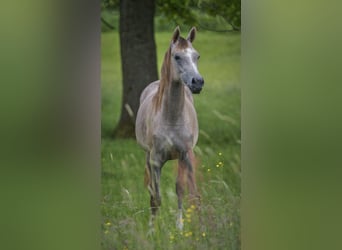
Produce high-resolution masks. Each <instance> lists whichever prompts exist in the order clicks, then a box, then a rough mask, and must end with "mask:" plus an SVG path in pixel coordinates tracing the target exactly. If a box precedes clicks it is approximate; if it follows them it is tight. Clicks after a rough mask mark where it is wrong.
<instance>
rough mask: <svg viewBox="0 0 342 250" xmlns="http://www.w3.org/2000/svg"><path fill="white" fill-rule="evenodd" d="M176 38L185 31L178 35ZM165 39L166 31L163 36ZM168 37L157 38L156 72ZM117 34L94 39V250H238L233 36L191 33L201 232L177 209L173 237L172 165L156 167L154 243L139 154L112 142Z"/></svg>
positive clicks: (236, 43)
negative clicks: (98, 60)
mask: <svg viewBox="0 0 342 250" xmlns="http://www.w3.org/2000/svg"><path fill="white" fill-rule="evenodd" d="M181 29H182V34H183V35H186V32H187V30H185V28H184V27H181ZM171 32H172V30H171ZM170 36H171V33H170V31H169V32H163V33H161V32H157V33H156V43H157V45H158V46H157V48H158V49H157V52H158V53H157V54H158V65H159V68H160V66H161V63H162V60H163V55H164V53H165V50H166V49H167V47H168V46H169V41H170ZM118 40H119V39H118V34H117V33H113V32H107V33H103V34H102V39H101V42H102V64H101V79H102V153H101V162H102V203H101V213H102V225H101V228H102V235H101V237H102V248H103V249H180V250H181V249H234V250H235V249H240V193H241V183H240V182H241V177H240V174H241V160H240V138H241V137H240V133H241V128H240V88H239V81H240V78H239V74H240V35H239V34H236V33H229V34H226V33H225V34H218V33H213V32H199V33H198V35H197V38H196V40H195V42H194V46H195V48H196V49H197V50H198V51H199V52H200V53H201V59H200V61H199V71H200V72H201V74H202V75H203V77H204V79H205V85H204V89H203V91H202V93H201V94H200V95H196V96H194V98H195V105H196V109H197V113H198V119H199V126H200V135H199V141H198V144H197V146H196V148H195V154H196V157H197V158H198V160H199V163H198V166H197V171H196V174H197V183H198V187H199V190H200V193H201V196H202V211H201V218H202V223H203V224H202V225H200V223H199V217H198V215H197V213H196V212H195V209H192V208H191V206H190V204H188V202H187V201H186V198H185V202H184V219H185V228H184V230H183V232H182V233H181V232H179V231H178V230H177V229H176V226H175V222H176V210H177V196H176V193H175V177H176V162H174V161H170V162H168V163H167V164H166V165H165V166H164V167H163V173H162V177H161V194H162V207H161V209H160V211H159V214H158V218H157V220H156V233H155V235H152V236H148V235H147V231H148V225H147V224H148V219H149V214H150V211H149V194H148V191H147V189H146V188H145V187H144V184H143V180H144V162H145V155H144V152H143V150H142V149H141V148H140V147H139V146H138V145H137V143H136V142H135V141H134V140H112V139H110V137H109V135H110V131H111V130H112V129H113V127H114V126H115V124H116V122H117V120H118V118H119V112H120V103H121V90H122V89H121V68H120V59H119V41H118Z"/></svg>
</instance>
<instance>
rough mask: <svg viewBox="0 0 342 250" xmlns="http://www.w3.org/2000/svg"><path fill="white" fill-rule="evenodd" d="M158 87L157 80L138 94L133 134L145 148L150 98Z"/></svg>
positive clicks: (150, 105) (150, 109)
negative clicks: (137, 108)
mask: <svg viewBox="0 0 342 250" xmlns="http://www.w3.org/2000/svg"><path fill="white" fill-rule="evenodd" d="M158 87H159V80H158V81H155V82H152V83H150V84H149V85H147V87H146V88H145V89H144V90H143V92H142V93H141V96H140V107H139V110H138V113H137V119H136V123H135V135H136V138H137V141H138V143H139V144H140V146H142V147H143V148H144V149H145V150H147V151H148V150H149V144H150V142H148V138H150V136H149V135H148V133H149V130H148V126H149V125H148V123H149V120H150V116H151V115H152V99H153V96H154V95H155V94H156V93H157V91H158Z"/></svg>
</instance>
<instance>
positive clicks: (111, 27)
mask: <svg viewBox="0 0 342 250" xmlns="http://www.w3.org/2000/svg"><path fill="white" fill-rule="evenodd" d="M101 22H103V23H104V24H105V25H106V26H107V27H108V28H110V29H111V30H114V29H115V27H114V26H113V25H111V24H110V23H108V22H107V21H106V20H104V18H103V17H101Z"/></svg>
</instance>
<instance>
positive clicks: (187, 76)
mask: <svg viewBox="0 0 342 250" xmlns="http://www.w3.org/2000/svg"><path fill="white" fill-rule="evenodd" d="M195 36H196V28H195V27H193V28H192V29H191V30H190V32H189V34H188V36H187V38H186V39H184V38H183V37H181V36H180V30H179V27H177V28H176V29H175V31H174V33H173V36H172V40H171V54H170V57H171V58H170V63H171V65H172V69H173V70H172V71H173V72H172V74H173V75H172V78H173V79H174V80H180V81H181V82H183V83H184V84H185V85H186V86H188V87H189V89H190V90H191V92H192V93H194V94H198V93H200V92H201V90H202V87H203V84H204V80H203V77H202V76H201V75H200V73H199V72H198V69H197V61H198V59H199V57H200V56H199V53H198V52H197V51H196V50H195V49H194V48H193V47H192V42H193V41H194V40H195Z"/></svg>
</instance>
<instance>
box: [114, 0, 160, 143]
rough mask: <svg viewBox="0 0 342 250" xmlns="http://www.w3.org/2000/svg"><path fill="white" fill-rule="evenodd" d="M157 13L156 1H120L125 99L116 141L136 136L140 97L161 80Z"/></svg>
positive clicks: (123, 99) (115, 134) (116, 129)
mask: <svg viewBox="0 0 342 250" xmlns="http://www.w3.org/2000/svg"><path fill="white" fill-rule="evenodd" d="M154 12H155V1H154V0H146V1H141V0H121V1H120V31H119V32H120V47H121V62H122V77H123V96H122V97H123V98H122V105H121V116H120V120H119V123H118V125H117V127H116V128H115V130H114V136H115V137H123V138H127V137H134V136H135V131H134V128H135V118H136V114H137V111H138V108H139V98H140V94H141V92H142V91H143V89H144V88H145V87H146V86H147V85H148V84H149V83H150V82H152V81H155V80H157V79H158V72H157V56H156V44H155V41H154V22H153V18H154Z"/></svg>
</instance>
